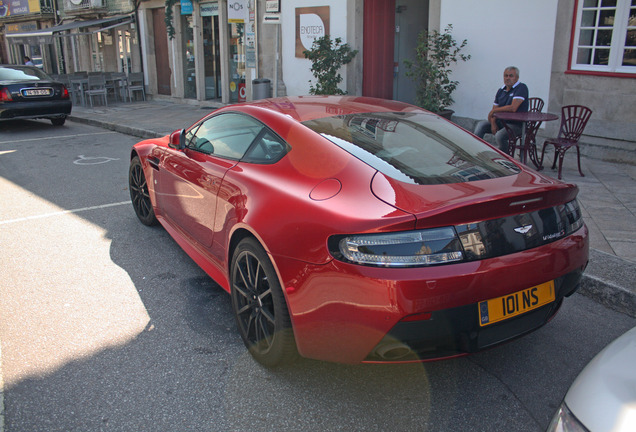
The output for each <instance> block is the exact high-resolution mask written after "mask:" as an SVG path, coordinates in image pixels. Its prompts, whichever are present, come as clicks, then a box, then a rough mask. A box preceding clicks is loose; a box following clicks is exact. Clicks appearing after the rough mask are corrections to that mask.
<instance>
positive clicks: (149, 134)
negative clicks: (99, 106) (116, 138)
mask: <svg viewBox="0 0 636 432" xmlns="http://www.w3.org/2000/svg"><path fill="white" fill-rule="evenodd" d="M66 119H67V120H70V121H74V122H76V123H83V124H87V125H90V126H96V127H101V128H104V129H108V130H112V131H115V132H120V133H123V134H126V135H131V136H136V137H139V138H142V139H148V138H160V137H162V136H163V134H160V133H157V132H155V131H151V130H147V129H141V128H134V127H131V126H124V125H119V124H115V123H108V122H105V121H101V120H94V119H90V118H85V117H77V116H74V115H70V116H68V117H67V118H66Z"/></svg>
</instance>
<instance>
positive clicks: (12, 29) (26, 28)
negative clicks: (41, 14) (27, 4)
mask: <svg viewBox="0 0 636 432" xmlns="http://www.w3.org/2000/svg"><path fill="white" fill-rule="evenodd" d="M0 1H1V0H0ZM4 29H5V33H6V34H10V33H25V32H30V31H35V30H37V29H38V23H37V21H27V22H21V23H11V24H9V23H7V24H5V25H4Z"/></svg>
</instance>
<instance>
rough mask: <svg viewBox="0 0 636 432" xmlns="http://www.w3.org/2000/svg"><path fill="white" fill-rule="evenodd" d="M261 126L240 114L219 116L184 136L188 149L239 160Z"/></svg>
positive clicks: (206, 121)
mask: <svg viewBox="0 0 636 432" xmlns="http://www.w3.org/2000/svg"><path fill="white" fill-rule="evenodd" d="M262 129H263V125H262V124H261V123H259V122H258V121H256V120H254V119H253V118H251V117H248V116H246V115H242V114H234V113H228V114H220V115H217V116H214V117H211V118H209V119H207V120H205V121H204V122H203V123H201V126H200V127H199V128H198V129H197V128H192V129H191V130H190V131H189V132H188V133H187V135H186V142H187V143H188V144H187V145H188V147H189V148H191V149H193V150H196V151H200V152H202V153H206V154H212V155H215V156H218V157H222V158H229V159H241V158H242V157H243V155H244V154H245V152H246V151H247V149H248V147H249V146H250V144H251V143H252V141H254V138H256V136H257V135H258V134H259V133H260V131H261V130H262Z"/></svg>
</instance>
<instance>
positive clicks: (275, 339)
mask: <svg viewBox="0 0 636 432" xmlns="http://www.w3.org/2000/svg"><path fill="white" fill-rule="evenodd" d="M231 283H232V288H231V293H232V308H233V310H234V316H235V318H236V323H237V325H238V328H239V333H240V334H241V338H242V339H243V342H244V343H245V346H246V347H247V349H248V350H249V352H250V354H252V356H253V357H254V358H255V359H256V360H257V361H258V362H259V363H261V364H263V365H264V366H267V367H275V366H280V365H283V364H286V363H290V362H292V361H293V360H294V359H296V357H297V356H298V353H297V350H296V343H295V340H294V332H293V330H292V326H291V320H290V318H289V311H288V310H287V303H286V301H285V296H284V295H283V291H282V289H281V286H280V283H279V282H278V278H277V276H276V272H275V271H274V267H273V265H272V263H271V262H270V260H269V257H268V256H267V253H266V252H265V250H264V249H263V247H262V246H261V245H260V244H259V243H258V242H257V241H256V240H255V239H253V238H246V239H244V240H242V241H241V242H240V243H239V244H238V246H237V248H236V251H235V252H234V255H233V257H232V265H231Z"/></svg>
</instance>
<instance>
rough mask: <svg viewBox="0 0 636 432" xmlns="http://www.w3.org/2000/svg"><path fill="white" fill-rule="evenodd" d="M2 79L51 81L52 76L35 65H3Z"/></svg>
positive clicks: (0, 71)
mask: <svg viewBox="0 0 636 432" xmlns="http://www.w3.org/2000/svg"><path fill="white" fill-rule="evenodd" d="M0 80H1V81H42V80H45V81H50V80H51V78H50V77H49V76H48V75H47V74H45V73H44V72H42V71H41V70H39V69H37V68H35V67H24V66H2V67H0Z"/></svg>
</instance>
